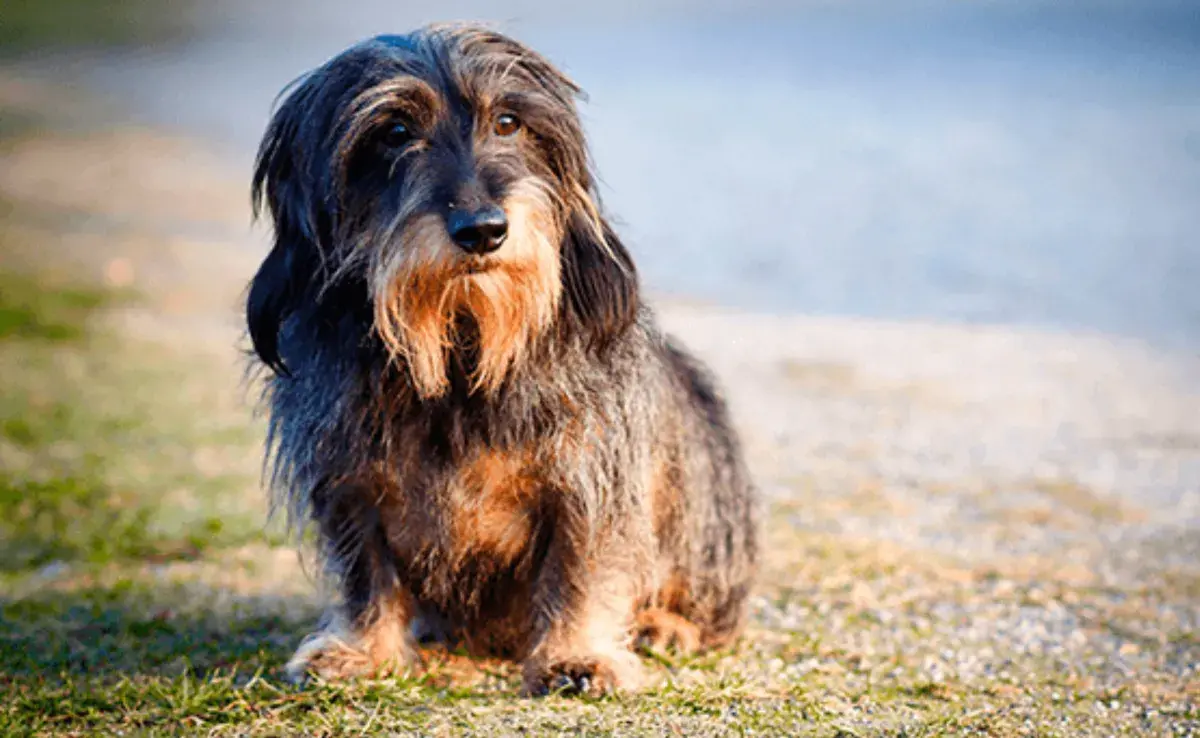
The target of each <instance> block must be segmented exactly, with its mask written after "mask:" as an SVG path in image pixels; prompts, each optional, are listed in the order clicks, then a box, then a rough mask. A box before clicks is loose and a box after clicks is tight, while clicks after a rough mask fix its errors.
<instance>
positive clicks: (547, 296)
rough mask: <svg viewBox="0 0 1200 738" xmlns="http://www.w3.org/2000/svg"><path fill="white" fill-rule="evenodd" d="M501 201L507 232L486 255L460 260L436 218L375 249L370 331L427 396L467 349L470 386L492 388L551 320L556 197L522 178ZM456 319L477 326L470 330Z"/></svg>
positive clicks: (556, 285) (420, 220)
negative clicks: (394, 243)
mask: <svg viewBox="0 0 1200 738" xmlns="http://www.w3.org/2000/svg"><path fill="white" fill-rule="evenodd" d="M503 205H504V210H505V212H506V213H507V216H508V237H507V238H506V239H505V241H504V244H503V246H501V247H500V249H498V250H497V251H495V252H493V253H492V254H489V255H487V256H485V257H482V258H479V259H475V258H466V256H465V255H464V254H463V253H462V252H461V251H460V250H459V249H458V248H457V247H456V246H455V245H454V244H453V243H451V242H450V241H449V239H448V237H447V234H446V227H445V223H444V222H443V220H442V218H441V217H440V216H437V215H423V216H418V217H416V218H414V219H413V220H412V221H411V223H410V224H409V225H408V226H407V227H406V228H405V229H404V231H403V232H402V233H401V235H400V243H399V244H398V246H399V248H389V249H384V250H376V252H375V253H376V254H378V255H379V258H377V260H376V263H375V265H374V267H373V272H374V275H373V281H374V284H373V289H374V302H375V328H376V331H377V332H378V334H379V336H380V337H381V338H382V340H383V342H384V345H385V346H387V348H388V351H389V352H391V354H392V356H393V357H395V358H397V359H400V360H402V361H403V363H404V364H405V365H406V366H407V367H408V371H409V373H410V375H411V379H412V384H413V387H414V388H415V389H416V392H417V394H418V395H419V396H421V397H423V398H433V397H438V396H440V395H442V394H443V393H444V392H445V391H446V389H447V388H448V386H449V376H448V371H447V367H448V362H449V359H450V352H451V351H455V350H461V349H473V356H474V359H475V361H474V363H473V365H472V366H471V369H470V372H471V374H470V377H469V379H470V382H471V389H472V391H483V392H485V393H487V394H492V393H494V392H495V391H496V390H497V389H498V388H499V387H500V386H501V384H503V382H504V379H505V378H506V377H507V376H508V373H509V371H510V370H511V369H512V368H513V367H514V366H515V365H517V364H518V363H520V362H521V361H522V360H523V359H524V358H525V355H526V352H527V351H528V350H529V349H530V347H531V345H532V344H533V342H534V341H535V340H536V339H537V338H538V337H539V336H540V335H541V334H542V333H543V332H544V331H545V330H546V329H547V328H548V327H549V326H550V324H551V323H552V322H553V321H554V316H555V314H556V312H557V310H558V304H559V299H560V297H561V292H562V283H561V279H560V272H561V265H560V262H559V242H560V240H561V230H562V228H561V225H560V223H559V220H558V218H557V217H556V215H555V213H556V212H557V208H555V206H554V199H553V196H552V195H551V194H550V192H548V191H547V189H546V188H545V187H544V186H542V184H541V183H540V182H539V181H538V180H524V181H522V182H520V183H518V184H517V185H516V186H515V187H514V188H513V189H512V190H511V192H510V194H509V195H508V197H506V198H505V201H504V203H503ZM381 252H382V253H381ZM460 316H464V317H467V318H468V319H469V320H471V321H472V322H473V323H474V327H475V330H474V331H473V332H472V333H471V335H470V336H467V335H461V334H460V333H461V332H460V330H459V328H460V322H459V317H460ZM468 341H469V342H470V343H469V344H468V343H467V342H468Z"/></svg>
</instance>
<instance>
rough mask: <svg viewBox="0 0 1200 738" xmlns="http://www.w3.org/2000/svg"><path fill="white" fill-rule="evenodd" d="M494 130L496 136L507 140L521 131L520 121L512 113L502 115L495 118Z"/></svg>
mask: <svg viewBox="0 0 1200 738" xmlns="http://www.w3.org/2000/svg"><path fill="white" fill-rule="evenodd" d="M494 130H495V131H496V135H497V136H504V137H505V138H507V137H509V136H511V135H513V134H514V133H516V132H517V131H519V130H521V119H520V118H518V117H517V116H515V115H513V114H512V113H504V114H503V115H501V116H500V117H498V118H496V126H495V129H494Z"/></svg>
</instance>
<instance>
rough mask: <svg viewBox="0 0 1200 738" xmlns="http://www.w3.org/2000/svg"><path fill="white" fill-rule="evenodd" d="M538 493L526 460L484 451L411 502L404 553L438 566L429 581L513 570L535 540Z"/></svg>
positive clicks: (523, 456)
mask: <svg viewBox="0 0 1200 738" xmlns="http://www.w3.org/2000/svg"><path fill="white" fill-rule="evenodd" d="M539 489H540V485H539V484H538V483H537V478H536V475H535V474H534V472H533V469H532V468H531V465H530V462H529V457H528V455H527V454H523V453H518V452H499V451H492V450H481V451H479V452H477V453H475V454H473V455H472V456H471V457H470V458H469V459H467V460H466V461H465V463H462V464H460V465H458V466H457V467H456V468H454V469H452V470H450V471H449V472H448V473H447V474H445V475H443V476H442V478H441V479H440V480H439V482H438V483H436V484H434V485H432V486H431V487H429V488H426V489H424V490H421V491H419V492H416V494H413V495H411V496H410V497H409V500H408V505H409V510H408V511H407V512H408V514H407V515H405V518H406V520H405V525H404V528H405V531H404V534H403V536H402V540H401V541H400V543H401V544H402V545H401V546H400V547H399V548H400V551H399V553H400V554H401V556H402V557H403V558H406V559H409V561H410V562H415V561H425V562H431V563H433V566H431V567H429V569H428V570H427V571H426V572H425V576H426V577H429V578H441V577H449V578H453V577H454V575H455V574H456V570H458V569H462V568H471V569H473V570H476V571H477V570H479V569H481V568H482V569H491V570H498V569H501V568H504V567H507V566H510V565H512V564H513V563H515V562H516V561H517V560H518V559H520V558H521V557H522V555H523V554H524V553H526V552H527V550H528V549H529V547H530V546H531V545H532V543H533V539H534V538H535V533H536V529H537V527H538V522H539V521H538V519H537V518H538V514H539V510H540V509H541V506H540V504H539Z"/></svg>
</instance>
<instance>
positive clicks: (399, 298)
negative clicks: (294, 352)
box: [247, 26, 638, 397]
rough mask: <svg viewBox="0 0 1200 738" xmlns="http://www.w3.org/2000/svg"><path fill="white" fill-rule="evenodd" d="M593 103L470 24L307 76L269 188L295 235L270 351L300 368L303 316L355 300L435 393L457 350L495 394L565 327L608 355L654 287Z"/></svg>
mask: <svg viewBox="0 0 1200 738" xmlns="http://www.w3.org/2000/svg"><path fill="white" fill-rule="evenodd" d="M578 94H579V89H578V88H577V87H576V86H575V84H574V83H573V82H571V80H570V79H568V78H567V77H566V76H565V75H563V74H562V73H561V72H560V71H558V70H557V69H555V68H554V66H552V65H551V64H550V63H549V62H548V61H547V60H546V59H545V58H543V57H542V56H540V55H538V54H537V53H535V52H533V51H531V50H530V49H529V48H527V47H525V46H523V45H521V44H519V43H517V42H516V41H513V40H512V39H510V38H508V37H506V36H503V35H501V34H499V33H496V32H493V31H490V30H486V29H482V28H477V27H464V26H436V27H431V28H426V29H423V30H421V31H418V32H416V33H414V34H412V35H409V36H381V37H378V38H375V39H372V40H370V41H367V42H364V43H362V44H359V45H357V46H355V47H353V48H351V49H349V50H348V51H346V52H344V53H342V54H341V55H339V56H337V57H336V58H334V59H332V60H331V61H329V62H328V63H326V64H325V65H324V66H322V67H320V68H318V69H316V70H315V71H313V72H311V73H310V74H308V75H307V76H305V77H304V78H302V79H301V80H300V81H299V82H298V83H296V85H295V87H294V88H293V89H292V90H291V92H290V94H288V95H287V97H286V99H285V100H284V101H283V103H282V104H281V105H280V107H279V109H278V111H277V112H276V114H275V116H274V118H273V119H272V121H271V123H270V125H269V127H268V129H267V132H266V135H265V136H264V138H263V141H262V145H261V148H260V150H259V154H258V161H257V165H256V171H255V176H254V197H255V202H256V205H258V204H260V203H263V202H265V203H266V205H267V206H268V208H269V211H270V214H271V217H272V219H273V220H274V225H275V245H274V248H273V250H272V251H271V253H270V255H269V256H268V257H267V259H266V260H265V261H264V263H263V265H262V267H261V268H260V270H259V272H258V274H257V275H256V276H255V278H254V281H253V283H252V285H251V288H250V293H249V299H248V304H247V318H248V322H249V329H250V336H251V339H252V340H253V342H254V347H255V351H256V352H257V353H258V355H259V357H260V358H261V359H262V360H263V361H264V362H265V363H266V364H267V365H268V366H270V367H272V368H273V369H274V370H275V371H276V372H277V373H286V372H287V368H286V367H285V365H284V362H283V359H282V358H281V355H280V346H279V332H280V327H281V325H282V324H283V322H284V321H286V320H287V319H288V318H289V316H291V315H292V314H293V313H294V312H296V311H297V309H298V308H299V306H300V305H301V304H303V303H305V302H309V303H312V302H314V301H316V302H320V301H322V300H323V299H325V298H326V296H327V295H328V294H329V293H330V292H331V291H339V290H350V291H353V290H355V289H358V290H360V291H361V292H362V294H363V295H364V297H365V299H366V300H368V301H369V303H370V306H371V313H372V314H373V326H372V330H373V331H374V333H375V334H376V335H377V336H378V338H379V340H380V343H381V345H382V346H384V347H385V348H386V350H387V351H388V352H389V353H390V354H391V357H392V358H393V359H395V360H397V361H398V362H400V363H402V364H403V366H405V367H406V368H407V371H408V373H409V376H410V377H411V381H412V384H413V387H414V388H415V390H416V391H417V393H418V394H419V395H420V396H422V397H436V396H438V395H440V394H442V393H443V392H445V390H446V388H447V384H448V379H447V376H448V375H447V367H448V360H449V356H450V354H451V352H453V351H462V352H463V354H464V355H468V356H469V357H470V369H469V371H470V373H471V380H472V384H473V387H474V389H476V390H482V391H485V392H492V391H494V390H495V389H496V388H498V387H499V386H500V385H501V384H502V382H503V381H504V378H505V377H506V376H507V375H508V373H509V371H510V370H511V369H512V367H513V366H514V365H515V364H517V363H518V362H520V361H522V360H523V359H524V358H525V356H526V353H527V351H528V349H529V348H530V346H532V345H533V343H534V342H535V341H537V340H538V339H539V338H542V337H544V336H546V335H548V333H549V332H550V331H551V330H555V331H558V332H559V334H560V337H563V338H565V340H578V341H581V342H582V345H584V346H586V347H589V349H591V348H597V349H602V348H603V346H604V345H606V344H607V343H610V342H611V341H612V339H613V338H615V337H616V336H618V335H620V333H622V332H623V331H624V330H626V329H627V328H628V327H629V325H630V323H631V322H632V321H633V320H634V319H635V315H636V311H637V301H638V295H637V278H636V275H635V273H634V269H633V264H632V262H631V260H630V258H629V254H628V253H627V252H626V250H625V249H624V247H623V246H622V245H621V243H620V242H619V241H618V240H617V238H616V237H615V235H614V233H613V232H612V230H611V229H610V228H609V226H608V225H607V223H606V222H605V221H604V219H603V218H602V216H601V214H600V212H599V208H598V205H597V200H596V197H595V186H594V179H593V176H592V174H591V171H590V168H589V161H588V154H587V148H586V145H585V141H584V136H583V130H582V127H581V125H580V122H579V116H578V113H577V111H576V108H575V99H576V97H577V95H578ZM335 302H336V301H329V304H330V305H331V307H330V309H336V308H335V307H333V306H334V305H335Z"/></svg>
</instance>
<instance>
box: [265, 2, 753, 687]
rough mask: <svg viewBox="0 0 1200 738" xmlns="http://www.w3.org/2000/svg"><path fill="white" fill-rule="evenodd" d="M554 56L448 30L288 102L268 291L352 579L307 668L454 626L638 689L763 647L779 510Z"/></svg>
mask: <svg viewBox="0 0 1200 738" xmlns="http://www.w3.org/2000/svg"><path fill="white" fill-rule="evenodd" d="M581 95H582V93H581V91H580V89H579V88H578V87H577V86H576V84H575V83H574V82H572V81H571V80H570V79H569V78H568V77H567V76H565V75H564V74H563V73H562V72H560V71H559V70H558V69H557V68H555V67H554V66H553V65H552V64H551V63H550V62H549V61H547V60H546V59H545V58H544V57H542V56H541V55H539V54H538V53H536V52H534V51H532V50H531V49H529V48H527V47H526V46H524V45H522V44H521V43H519V42H517V41H515V40H513V39H511V38H509V37H507V36H505V35H503V34H501V33H498V32H496V31H492V30H489V29H487V28H483V27H476V26H467V25H439V26H430V27H426V28H422V29H420V30H418V31H415V32H413V33H411V34H409V35H403V36H379V37H376V38H373V39H370V40H368V41H365V42H362V43H360V44H358V45H355V46H353V47H351V48H349V49H348V50H346V51H344V52H342V53H341V54H340V55H338V56H337V57H335V58H333V59H332V60H330V61H329V62H327V63H326V64H324V65H323V66H321V67H319V68H317V69H316V70H314V71H312V72H310V73H308V74H307V75H306V76H304V77H302V78H300V79H299V80H298V81H297V82H294V83H293V84H292V85H291V86H290V87H289V88H287V89H285V92H284V93H281V96H283V101H282V102H281V103H279V104H278V105H277V107H276V110H275V112H274V114H273V116H272V119H271V121H270V123H269V124H268V127H267V130H266V133H265V135H264V137H263V140H262V144H261V146H260V149H259V153H258V157H257V160H256V164H255V172H254V179H253V199H254V202H255V209H256V215H257V214H260V212H261V210H262V209H263V208H264V207H265V208H266V209H267V210H268V211H269V215H270V219H271V220H272V221H273V226H274V242H273V247H272V249H271V251H270V252H269V254H268V255H267V256H266V258H265V259H264V261H263V262H262V265H261V267H260V268H259V270H258V272H257V274H256V275H255V276H254V278H253V281H252V282H251V284H250V287H249V290H248V296H247V303H246V317H247V324H248V332H249V337H250V339H251V341H252V343H253V349H254V354H255V355H256V356H255V363H256V365H257V366H259V367H263V368H264V370H263V372H262V374H263V375H264V386H265V391H264V403H265V407H266V412H267V415H268V417H269V432H268V440H267V453H268V460H269V463H268V475H269V481H270V486H271V488H272V491H273V501H274V507H275V508H276V509H280V508H282V509H284V510H286V513H287V515H288V518H289V520H290V521H291V522H292V523H293V524H294V526H295V527H297V528H299V529H301V531H303V530H307V529H313V530H315V531H316V538H317V539H318V540H319V542H320V543H319V557H320V561H321V562H322V563H323V567H322V571H323V572H325V573H327V574H328V575H329V576H330V579H329V580H328V581H330V582H332V583H333V584H334V588H333V590H331V592H336V596H333V597H331V599H332V602H331V604H330V608H329V612H328V614H327V616H326V618H325V620H324V622H323V624H322V625H321V627H320V628H319V629H318V630H317V632H316V633H315V634H313V635H311V636H309V637H308V638H307V639H305V641H304V642H303V643H302V644H301V645H300V647H299V649H298V651H297V652H296V654H295V656H294V657H293V658H292V660H291V662H290V663H289V665H288V667H287V668H288V672H289V674H292V675H293V676H297V677H301V678H303V677H304V676H308V675H313V674H315V675H319V676H321V677H324V678H327V679H336V678H341V677H351V676H356V675H383V674H392V673H405V672H407V671H409V670H412V669H416V668H418V667H419V666H420V656H419V651H418V645H419V639H421V638H422V637H423V636H425V635H433V636H436V637H437V638H440V639H442V640H445V641H447V642H448V643H450V644H455V647H457V648H464V649H465V650H466V652H468V653H469V654H471V655H479V656H489V657H495V658H501V659H509V660H513V661H518V662H520V664H521V674H522V680H523V686H524V690H525V692H527V693H529V694H532V695H541V694H546V693H548V692H553V691H562V692H569V693H587V694H604V693H609V692H612V691H617V690H633V689H637V688H638V686H639V685H640V684H641V683H642V680H643V671H642V666H641V663H640V660H639V659H638V657H637V655H636V653H635V650H634V649H635V648H637V647H638V645H639V644H641V645H642V646H645V647H647V648H651V649H657V648H675V649H679V650H682V651H694V650H696V649H702V648H719V647H723V646H725V645H727V644H731V643H732V642H734V641H735V640H736V639H737V637H738V636H739V632H740V630H741V629H742V627H743V624H744V622H745V619H746V611H747V602H748V598H749V593H750V591H751V586H752V584H753V582H754V578H755V572H756V568H757V561H758V538H759V534H758V532H757V528H758V517H759V513H758V507H759V505H758V501H757V498H756V493H755V490H754V487H753V486H752V483H751V481H750V479H749V476H748V473H747V470H746V467H745V463H744V461H743V458H742V452H741V449H740V443H739V440H738V438H737V436H736V434H735V432H734V430H733V428H732V426H731V423H730V419H729V416H728V413H727V410H726V406H725V404H724V402H723V400H722V399H721V398H720V396H719V394H718V393H717V391H716V389H715V387H714V382H713V379H712V378H711V377H710V375H709V373H708V372H707V371H706V369H705V368H704V367H702V366H701V364H699V363H698V362H697V361H696V360H695V359H693V358H692V357H691V356H689V355H688V354H687V353H686V352H685V351H684V350H683V349H682V348H681V347H680V346H679V345H678V344H677V343H676V342H675V341H674V340H672V339H671V338H669V337H667V336H665V335H664V334H663V333H662V332H661V331H660V330H659V328H658V327H657V325H656V322H655V317H654V315H653V313H652V312H651V310H650V308H649V307H647V305H646V303H645V302H644V301H643V299H642V296H641V291H640V287H639V281H638V276H637V272H636V269H635V266H634V264H633V261H632V259H631V257H630V254H629V251H628V250H627V249H626V247H625V246H624V245H623V244H622V242H621V239H620V238H619V237H618V236H617V234H616V232H615V231H614V229H613V228H612V227H611V225H610V224H609V222H608V220H607V219H606V216H605V215H604V214H603V212H602V210H601V207H600V203H599V200H598V197H597V193H596V181H595V178H594V175H593V173H592V169H591V162H590V157H589V154H588V150H587V147H586V142H585V138H584V133H583V129H582V127H581V123H580V119H579V115H578V111H577V107H576V103H577V99H578V98H579V97H580V96H581Z"/></svg>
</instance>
